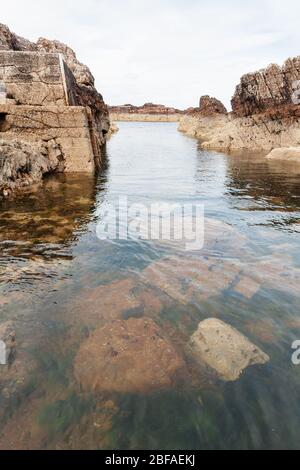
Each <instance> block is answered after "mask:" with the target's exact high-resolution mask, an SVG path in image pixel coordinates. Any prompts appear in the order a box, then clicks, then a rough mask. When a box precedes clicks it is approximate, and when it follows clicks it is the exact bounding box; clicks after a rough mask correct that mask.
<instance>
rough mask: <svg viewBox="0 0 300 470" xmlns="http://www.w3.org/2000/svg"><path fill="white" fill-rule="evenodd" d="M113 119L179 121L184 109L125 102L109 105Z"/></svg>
mask: <svg viewBox="0 0 300 470" xmlns="http://www.w3.org/2000/svg"><path fill="white" fill-rule="evenodd" d="M108 109H109V114H110V118H111V120H112V121H145V122H177V121H179V120H180V117H181V116H182V115H183V113H184V111H181V110H179V109H176V108H170V107H167V106H164V105H162V104H153V103H145V104H144V105H143V106H133V105H132V104H124V105H122V106H109V108H108Z"/></svg>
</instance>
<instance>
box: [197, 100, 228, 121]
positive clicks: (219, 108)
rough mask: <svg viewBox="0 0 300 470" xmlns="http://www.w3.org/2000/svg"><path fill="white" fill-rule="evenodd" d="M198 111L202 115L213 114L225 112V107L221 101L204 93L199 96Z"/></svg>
mask: <svg viewBox="0 0 300 470" xmlns="http://www.w3.org/2000/svg"><path fill="white" fill-rule="evenodd" d="M199 113H201V114H202V115H203V116H213V115H215V114H227V109H226V108H225V106H224V105H223V103H221V101H219V100H217V99H216V98H211V97H210V96H207V95H206V96H201V98H200V103H199Z"/></svg>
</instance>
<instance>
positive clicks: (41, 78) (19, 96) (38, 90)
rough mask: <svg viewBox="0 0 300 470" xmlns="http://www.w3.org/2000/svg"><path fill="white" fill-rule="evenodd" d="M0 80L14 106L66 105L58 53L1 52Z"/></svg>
mask: <svg viewBox="0 0 300 470" xmlns="http://www.w3.org/2000/svg"><path fill="white" fill-rule="evenodd" d="M0 81H1V82H3V83H4V84H5V87H6V93H7V97H8V98H9V99H13V100H14V101H15V104H17V105H31V106H44V105H49V104H54V105H57V106H59V105H61V106H67V105H68V102H67V99H66V91H65V86H64V81H63V75H62V68H61V62H60V56H59V54H49V53H44V54H43V53H38V54H37V53H35V52H15V51H0Z"/></svg>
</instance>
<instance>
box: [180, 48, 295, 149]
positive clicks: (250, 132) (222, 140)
mask: <svg viewBox="0 0 300 470" xmlns="http://www.w3.org/2000/svg"><path fill="white" fill-rule="evenodd" d="M299 90H300V57H296V58H294V59H288V60H287V61H286V62H285V64H284V65H283V67H279V66H277V65H271V66H269V67H268V68H266V69H265V70H261V71H259V72H256V73H252V74H246V75H244V76H243V77H242V78H241V81H240V84H239V85H238V86H237V87H236V91H235V94H234V96H233V98H232V109H233V112H231V113H228V114H227V113H225V112H224V107H223V106H222V105H221V104H219V105H218V106H212V105H211V103H213V102H215V101H216V100H215V99H210V100H208V98H207V97H203V98H202V99H201V100H200V107H199V108H196V109H193V110H191V111H189V112H188V113H187V114H186V115H185V116H184V117H182V118H181V122H180V126H179V130H181V131H183V132H185V133H187V134H189V135H193V136H195V137H198V138H199V139H200V140H201V144H202V146H203V148H208V149H216V150H237V149H243V148H244V149H255V150H257V149H260V150H269V151H270V150H272V149H274V148H279V147H290V146H293V147H296V146H298V145H300V106H299V104H300V91H299ZM203 103H204V105H203ZM218 103H219V102H218ZM207 110H209V113H208V112H207Z"/></svg>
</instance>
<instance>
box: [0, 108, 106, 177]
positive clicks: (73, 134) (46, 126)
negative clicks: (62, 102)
mask: <svg viewBox="0 0 300 470" xmlns="http://www.w3.org/2000/svg"><path fill="white" fill-rule="evenodd" d="M0 137H1V138H2V139H5V140H13V139H16V138H17V139H19V140H24V141H27V142H41V141H44V142H49V141H53V143H55V144H56V145H58V146H59V148H60V150H61V154H62V156H63V160H64V167H65V171H66V172H76V171H77V172H89V173H91V172H93V171H94V170H95V165H97V162H95V157H94V149H93V146H92V136H91V129H90V126H89V119H88V110H87V109H86V108H84V107H79V106H76V107H71V106H70V107H67V106H66V107H58V106H43V107H41V106H12V105H0Z"/></svg>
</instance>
